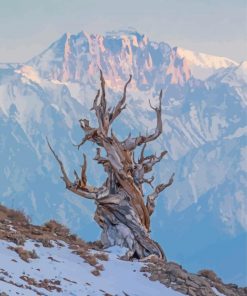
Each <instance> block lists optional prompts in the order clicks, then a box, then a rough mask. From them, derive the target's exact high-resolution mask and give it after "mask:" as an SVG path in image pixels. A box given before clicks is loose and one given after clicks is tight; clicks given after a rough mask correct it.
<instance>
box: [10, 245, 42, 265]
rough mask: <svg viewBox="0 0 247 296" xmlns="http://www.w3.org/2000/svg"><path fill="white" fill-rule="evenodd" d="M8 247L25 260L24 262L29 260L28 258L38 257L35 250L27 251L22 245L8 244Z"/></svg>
mask: <svg viewBox="0 0 247 296" xmlns="http://www.w3.org/2000/svg"><path fill="white" fill-rule="evenodd" d="M8 249H10V250H12V251H14V252H16V253H17V254H18V255H19V257H20V258H21V259H22V260H23V261H25V262H30V261H29V260H30V259H37V258H39V257H38V255H37V254H36V252H35V250H32V251H27V250H25V249H23V248H22V247H11V246H9V247H8Z"/></svg>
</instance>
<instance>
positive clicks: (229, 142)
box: [0, 31, 247, 285]
mask: <svg viewBox="0 0 247 296" xmlns="http://www.w3.org/2000/svg"><path fill="white" fill-rule="evenodd" d="M183 54H184V56H183V55H182V54H181V49H179V48H171V47H170V46H169V45H168V44H167V43H164V42H160V43H158V42H153V41H150V40H149V39H148V38H147V37H146V36H145V35H142V34H139V33H137V32H134V31H127V32H124V31H121V32H112V33H108V34H106V35H104V36H102V35H93V34H88V33H86V32H84V31H83V32H80V33H78V34H76V35H73V34H64V35H63V36H62V37H61V38H60V39H58V40H57V41H55V42H54V43H53V44H51V46H49V47H48V48H47V49H46V50H45V51H43V52H42V53H41V54H39V55H37V56H35V57H33V58H32V59H30V60H29V61H28V62H27V63H24V64H13V65H12V64H2V65H0V155H1V167H2V169H1V170H0V184H1V186H0V202H1V203H3V204H5V205H8V206H10V207H13V208H17V209H22V210H24V211H25V212H26V213H28V215H30V216H31V218H32V219H33V221H34V223H42V222H44V221H46V220H48V219H51V218H55V219H57V220H59V221H61V222H62V223H64V224H66V225H68V226H69V227H70V228H71V229H72V230H73V231H74V232H76V233H78V234H79V235H83V237H86V238H87V239H88V240H92V239H95V238H96V237H97V236H98V234H99V229H98V228H97V226H96V225H95V223H94V222H93V211H94V205H93V204H91V203H90V202H89V201H86V200H83V199H79V198H78V197H77V196H74V195H71V194H70V193H68V192H66V191H65V188H64V186H63V184H62V182H61V181H60V179H59V170H58V167H57V164H56V163H55V161H54V159H53V158H52V156H51V154H50V151H48V147H47V144H46V141H45V137H46V136H48V138H49V139H50V141H51V143H52V144H53V146H54V148H55V149H56V151H57V152H58V154H59V155H60V157H61V158H62V159H63V160H64V163H65V165H66V167H67V168H68V170H69V171H70V173H72V172H73V169H74V168H79V165H80V163H81V153H82V151H83V152H86V153H87V154H89V157H91V159H92V158H93V157H94V155H95V152H96V151H95V149H96V148H95V146H94V145H92V144H89V143H88V144H86V145H85V147H83V148H82V151H79V152H78V151H77V150H76V149H75V148H74V147H73V146H72V143H78V142H79V141H80V139H81V137H82V134H81V131H80V128H79V124H78V119H80V118H83V117H86V118H89V119H90V120H92V122H93V120H94V118H93V114H91V112H90V108H91V106H92V102H93V99H94V97H95V94H96V90H97V88H98V87H99V68H101V69H102V71H103V73H104V76H105V79H106V84H107V96H108V98H109V101H110V102H113V101H114V100H117V99H118V98H119V96H120V93H121V92H122V88H123V85H124V83H125V81H126V80H127V79H128V76H129V74H133V81H132V83H131V85H130V87H129V89H128V99H127V103H128V106H127V109H126V111H125V113H124V114H123V115H121V116H120V117H119V121H118V123H116V125H115V126H114V129H115V132H116V133H118V134H119V135H120V136H121V137H123V138H124V137H126V136H127V134H128V133H129V131H131V132H132V133H134V134H137V133H138V132H139V131H141V132H142V133H146V132H147V131H150V130H151V129H152V128H154V126H155V116H154V114H153V110H150V106H149V103H148V99H151V100H152V103H153V104H155V102H156V99H157V94H158V92H159V90H160V89H161V88H163V89H164V90H165V89H166V92H165V95H164V99H163V120H164V132H163V135H162V136H161V137H160V138H159V140H158V142H157V143H155V144H152V145H151V144H150V145H149V146H148V147H147V148H148V149H149V150H150V151H152V152H159V151H161V150H162V149H163V150H164V149H167V150H168V152H169V156H168V157H167V159H166V160H164V161H163V162H162V163H160V164H159V166H158V167H157V168H156V171H155V174H156V182H157V183H158V182H162V181H163V180H167V179H168V178H169V176H170V174H171V173H172V172H175V173H176V178H175V182H174V185H173V186H172V187H170V188H169V189H168V190H167V191H166V192H165V193H164V194H163V195H161V196H160V197H159V200H158V206H157V208H158V211H157V213H156V214H155V216H154V217H153V218H152V224H153V233H152V235H153V237H154V239H156V240H158V241H159V242H160V243H161V244H162V245H163V247H164V249H165V251H166V253H167V255H168V258H169V259H172V260H176V261H179V262H181V263H182V264H183V265H184V266H185V267H187V268H189V269H190V268H191V269H193V268H207V267H208V268H211V266H210V265H211V263H208V265H209V266H205V258H209V256H211V255H212V250H215V252H217V254H219V253H220V252H221V251H220V249H219V248H218V247H215V248H214V247H213V246H221V245H222V243H224V242H226V241H227V242H229V244H231V246H236V247H232V252H234V253H235V254H234V256H236V261H237V262H239V264H240V265H239V266H232V265H231V263H230V261H228V259H227V258H225V260H224V263H222V262H219V261H217V263H216V265H215V266H213V267H214V269H215V270H216V272H217V273H218V274H219V275H220V276H221V277H222V278H223V279H226V280H227V281H228V280H229V281H231V280H232V279H234V282H238V283H240V284H242V285H246V284H247V280H246V266H245V260H246V259H247V258H246V253H245V252H243V253H242V252H238V251H236V252H235V251H234V250H235V249H234V248H236V250H238V247H239V245H238V243H237V242H238V241H239V239H238V238H239V237H244V238H246V230H247V220H246V209H247V199H246V194H245V192H246V184H247V183H246V170H247V166H246V99H247V89H246V87H247V84H246V75H247V69H246V62H243V63H241V64H240V65H238V64H237V63H235V62H232V61H230V60H228V59H226V58H218V57H212V56H208V58H206V57H205V55H202V54H195V53H194V54H193V55H192V54H191V55H192V56H193V59H192V58H191V55H190V54H188V52H187V51H185V50H184V51H183ZM186 55H187V56H186ZM194 56H195V57H196V58H194ZM202 57H203V58H204V60H203V65H204V66H203V67H204V68H205V69H207V70H210V71H209V72H210V73H209V72H208V73H209V74H210V75H211V76H209V77H208V78H207V79H202V76H200V75H197V74H196V73H195V74H194V70H193V67H194V68H195V66H196V67H197V66H198V63H199V62H198V61H199V60H201V59H202ZM228 63H229V65H228ZM205 69H204V70H205ZM204 73H206V72H204ZM88 174H89V180H90V181H91V182H94V183H95V182H96V183H97V184H100V182H102V180H103V177H104V173H103V171H102V169H101V168H99V167H98V166H96V165H95V163H93V162H92V164H91V163H90V168H89V169H88ZM148 190H149V188H147V191H148ZM243 241H244V239H242V240H241V242H243ZM235 242H236V243H235ZM241 248H242V249H244V248H245V245H244V244H242V245H241ZM217 254H216V255H217ZM226 254H229V253H226ZM242 254H244V256H245V258H242ZM216 255H215V254H214V255H212V256H216ZM226 256H228V255H226ZM214 258H215V257H214ZM195 262H197V264H195ZM208 262H211V261H210V260H208Z"/></svg>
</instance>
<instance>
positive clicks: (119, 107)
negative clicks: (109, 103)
mask: <svg viewBox="0 0 247 296" xmlns="http://www.w3.org/2000/svg"><path fill="white" fill-rule="evenodd" d="M131 79H132V75H130V77H129V80H128V81H127V82H126V83H125V85H124V92H123V96H122V98H121V99H120V101H119V102H118V103H117V106H116V107H115V108H114V109H113V111H112V113H111V114H110V116H109V118H110V124H112V122H113V121H114V119H115V118H116V117H117V116H118V115H119V114H120V113H121V112H122V110H123V109H125V108H126V104H125V101H126V91H127V87H128V84H129V83H130V82H131Z"/></svg>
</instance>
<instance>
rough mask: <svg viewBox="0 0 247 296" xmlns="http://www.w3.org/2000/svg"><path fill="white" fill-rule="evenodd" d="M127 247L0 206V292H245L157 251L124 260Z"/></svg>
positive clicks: (213, 295)
mask: <svg viewBox="0 0 247 296" xmlns="http://www.w3.org/2000/svg"><path fill="white" fill-rule="evenodd" d="M126 251H127V250H126V249H124V248H121V247H111V248H108V249H102V248H100V245H99V244H98V243H97V242H94V243H86V242H84V241H82V240H81V239H78V238H77V237H76V236H75V235H71V234H70V232H69V230H68V229H67V228H65V227H64V226H63V225H60V224H58V223H56V222H55V221H50V222H48V223H46V224H45V225H44V226H35V225H31V224H29V222H28V221H27V219H26V218H25V217H24V216H23V214H21V213H20V212H16V211H12V210H9V209H6V208H5V207H2V206H0V254H1V260H0V294H1V295H5V296H6V295H9V296H12V295H23V296H29V295H30V296H31V295H45V296H48V295H64V296H69V295H70V296H73V295H74V296H79V295H80V296H84V295H85V296H86V295H88V296H100V295H102V296H111V295H116V296H126V295H133V296H150V295H152V296H163V295H166V296H179V295H185V294H186V295H191V296H194V295H197V296H204V295H207V296H217V295H218V296H221V295H239V296H244V295H245V292H246V290H244V289H241V288H238V287H237V286H236V285H235V286H234V285H232V286H231V285H225V284H224V283H223V282H222V281H221V280H220V279H219V278H218V277H217V275H216V274H215V273H214V272H213V271H209V270H203V271H201V272H200V273H198V274H191V273H188V272H187V271H186V270H184V269H183V268H182V267H181V266H180V265H178V264H176V263H175V262H165V261H163V260H161V259H158V258H157V257H155V256H152V257H150V258H146V259H145V260H144V261H138V260H134V261H126V260H123V255H124V254H125V252H126ZM4 293H5V294H4Z"/></svg>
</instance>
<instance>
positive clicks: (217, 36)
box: [0, 0, 247, 62]
mask: <svg viewBox="0 0 247 296" xmlns="http://www.w3.org/2000/svg"><path fill="white" fill-rule="evenodd" d="M128 26H131V27H134V28H136V29H137V30H138V31H139V32H140V33H144V34H146V35H147V36H148V37H149V38H150V39H151V40H155V41H165V42H167V43H169V44H170V45H172V46H181V47H184V48H187V49H192V50H195V51H200V52H206V53H209V54H214V55H219V56H226V57H229V58H232V59H234V60H236V61H241V60H247V0H0V44H1V46H0V62H24V61H26V60H28V59H30V58H31V57H32V56H34V55H36V54H38V53H40V52H41V51H43V50H44V49H46V48H47V47H48V46H49V45H50V43H52V42H53V41H55V40H56V39H58V38H59V37H60V36H61V35H62V34H63V33H64V32H71V33H78V32H79V31H81V30H82V29H83V30H85V31H88V32H89V33H104V32H105V31H111V30H117V29H122V28H126V27H128Z"/></svg>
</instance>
